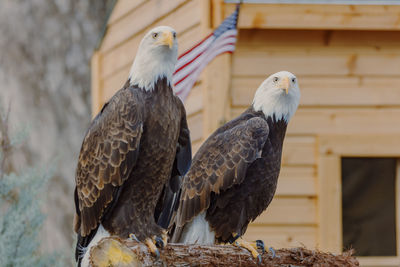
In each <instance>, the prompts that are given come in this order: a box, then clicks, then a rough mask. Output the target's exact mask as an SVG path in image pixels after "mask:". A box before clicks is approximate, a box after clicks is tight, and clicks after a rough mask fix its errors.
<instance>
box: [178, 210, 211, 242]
mask: <svg viewBox="0 0 400 267" xmlns="http://www.w3.org/2000/svg"><path fill="white" fill-rule="evenodd" d="M205 217H206V214H205V212H203V213H200V214H199V215H197V216H196V217H195V218H194V219H193V220H192V221H191V222H189V223H187V224H186V225H185V226H184V229H183V231H182V235H181V238H180V240H179V243H184V244H204V245H206V244H207V245H211V244H214V243H215V232H214V231H212V230H211V227H210V225H209V223H208V222H207V220H206V218H205Z"/></svg>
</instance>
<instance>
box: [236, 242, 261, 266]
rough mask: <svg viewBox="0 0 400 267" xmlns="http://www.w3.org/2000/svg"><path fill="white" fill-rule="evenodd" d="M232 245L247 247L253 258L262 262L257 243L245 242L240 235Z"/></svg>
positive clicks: (259, 262)
mask: <svg viewBox="0 0 400 267" xmlns="http://www.w3.org/2000/svg"><path fill="white" fill-rule="evenodd" d="M233 245H235V246H237V247H242V248H245V249H247V250H248V251H250V253H251V255H253V258H255V259H257V262H258V264H261V262H262V258H261V255H260V253H258V251H257V244H256V243H254V244H252V243H250V242H247V241H245V240H243V239H242V238H241V237H239V238H238V239H237V240H236V241H235V242H234V243H233Z"/></svg>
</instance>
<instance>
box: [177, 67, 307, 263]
mask: <svg viewBox="0 0 400 267" xmlns="http://www.w3.org/2000/svg"><path fill="white" fill-rule="evenodd" d="M299 98H300V91H299V88H298V86H297V82H296V78H295V76H294V75H293V74H291V73H289V72H279V73H276V74H274V75H271V76H270V77H269V78H267V79H266V80H265V81H264V82H263V83H262V84H261V85H260V87H259V88H258V90H257V93H256V96H255V98H254V102H253V104H252V105H251V106H250V107H249V108H248V109H247V110H246V111H245V112H243V113H242V114H241V115H240V116H238V117H237V118H235V119H233V120H232V121H230V122H228V123H226V124H225V125H223V126H222V127H220V128H219V129H217V130H216V131H215V132H214V133H213V134H212V135H211V136H210V137H209V138H208V139H207V140H206V141H205V142H204V143H203V145H202V146H201V147H200V149H199V151H198V152H197V153H196V155H195V156H194V158H193V162H192V165H191V167H190V169H189V171H188V173H187V174H186V175H185V177H184V181H183V185H182V192H181V199H180V203H179V209H178V211H177V214H176V217H175V219H174V224H173V225H172V226H171V229H172V230H171V235H172V240H171V242H179V243H226V242H233V241H234V240H236V239H237V238H238V237H240V236H242V235H243V234H244V233H245V232H246V229H247V226H248V224H249V223H250V222H251V221H253V220H254V219H255V218H256V217H257V216H259V215H260V214H261V213H262V212H263V211H264V210H265V209H266V208H267V207H268V205H269V204H270V202H271V200H272V198H273V196H274V194H275V190H276V187H277V181H278V176H279V172H280V167H281V158H282V145H283V141H284V138H285V133H286V128H287V125H288V121H289V119H290V118H291V117H292V115H293V114H294V112H295V111H296V109H297V106H298V101H299ZM240 242H241V243H247V242H243V241H240ZM245 246H246V248H248V249H249V246H248V244H245ZM250 250H251V248H250ZM252 253H253V255H254V256H255V257H257V256H259V255H258V254H257V252H256V251H255V250H254V249H253V251H252Z"/></svg>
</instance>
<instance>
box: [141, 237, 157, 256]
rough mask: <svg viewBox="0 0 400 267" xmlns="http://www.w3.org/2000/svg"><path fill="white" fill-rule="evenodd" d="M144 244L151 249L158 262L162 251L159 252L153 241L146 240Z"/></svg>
mask: <svg viewBox="0 0 400 267" xmlns="http://www.w3.org/2000/svg"><path fill="white" fill-rule="evenodd" d="M144 243H145V244H146V246H147V247H148V248H149V250H150V252H151V253H152V254H153V255H154V256H156V259H157V260H158V259H159V258H160V251H159V250H158V248H157V247H156V245H155V244H154V242H153V240H152V239H150V238H146V240H145V241H144Z"/></svg>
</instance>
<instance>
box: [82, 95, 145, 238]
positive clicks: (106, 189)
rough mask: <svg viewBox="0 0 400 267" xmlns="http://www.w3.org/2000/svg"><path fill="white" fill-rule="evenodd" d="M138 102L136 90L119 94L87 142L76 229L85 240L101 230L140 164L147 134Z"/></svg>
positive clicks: (99, 117)
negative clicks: (139, 156) (101, 225)
mask: <svg viewBox="0 0 400 267" xmlns="http://www.w3.org/2000/svg"><path fill="white" fill-rule="evenodd" d="M137 98H138V95H137V94H135V91H134V90H123V89H122V90H120V91H119V92H117V93H116V94H115V95H114V97H113V98H112V99H111V100H110V101H109V102H108V103H107V104H106V105H105V106H104V107H103V109H102V111H101V113H99V115H98V116H97V117H96V118H95V119H94V121H93V122H92V125H91V126H90V128H89V130H88V132H87V133H86V136H85V138H84V140H83V143H82V148H81V152H80V155H79V160H78V167H77V170H76V192H77V199H78V201H79V214H78V217H79V219H78V225H76V226H75V230H76V231H79V233H80V234H81V235H82V236H87V235H89V234H90V232H91V231H92V230H94V229H96V228H97V227H98V224H99V222H100V219H101V218H102V216H103V215H104V213H105V211H107V207H109V206H110V205H111V202H112V201H115V199H114V197H115V196H116V195H117V193H118V188H119V187H120V186H122V185H123V183H124V181H125V180H126V179H127V178H128V177H129V174H130V172H131V170H132V168H133V167H134V165H135V162H136V160H137V157H138V153H139V143H140V138H141V134H142V132H143V121H142V114H143V111H142V109H141V105H139V103H140V102H141V101H140V99H137Z"/></svg>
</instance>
